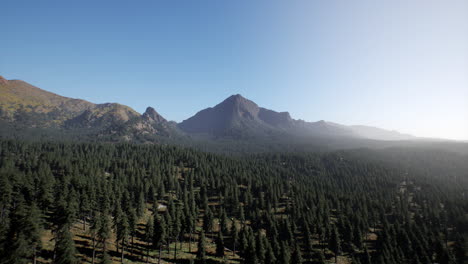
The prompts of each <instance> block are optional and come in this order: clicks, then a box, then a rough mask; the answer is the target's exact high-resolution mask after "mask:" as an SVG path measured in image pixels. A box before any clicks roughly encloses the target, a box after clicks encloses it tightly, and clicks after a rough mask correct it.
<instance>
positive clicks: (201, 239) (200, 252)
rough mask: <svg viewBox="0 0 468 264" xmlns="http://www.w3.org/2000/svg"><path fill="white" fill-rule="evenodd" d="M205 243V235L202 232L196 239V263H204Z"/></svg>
mask: <svg viewBox="0 0 468 264" xmlns="http://www.w3.org/2000/svg"><path fill="white" fill-rule="evenodd" d="M205 243H206V241H205V233H204V232H203V231H202V232H201V233H200V237H199V238H198V251H197V260H198V263H203V264H204V263H206V244H205Z"/></svg>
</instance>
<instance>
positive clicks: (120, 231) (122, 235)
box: [117, 215, 130, 262]
mask: <svg viewBox="0 0 468 264" xmlns="http://www.w3.org/2000/svg"><path fill="white" fill-rule="evenodd" d="M129 235H130V227H129V224H128V220H127V216H126V215H122V216H121V218H120V222H119V224H118V225H117V241H120V245H121V246H120V250H121V256H120V259H121V261H122V262H123V261H124V259H125V247H126V246H127V242H128V237H129ZM117 244H118V243H117Z"/></svg>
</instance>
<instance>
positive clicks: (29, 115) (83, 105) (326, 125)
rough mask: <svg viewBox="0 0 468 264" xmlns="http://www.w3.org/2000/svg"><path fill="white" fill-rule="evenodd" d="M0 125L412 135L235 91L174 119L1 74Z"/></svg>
mask: <svg viewBox="0 0 468 264" xmlns="http://www.w3.org/2000/svg"><path fill="white" fill-rule="evenodd" d="M0 123H1V125H2V128H1V129H0V136H2V137H6V138H8V137H27V138H30V137H33V138H34V137H36V138H37V137H42V138H48V139H53V138H54V137H55V136H57V137H59V138H63V139H76V138H78V139H83V140H93V141H95V140H100V141H135V142H142V143H152V142H155V143H158V142H179V141H180V142H185V143H187V142H192V141H198V142H201V143H200V144H208V143H210V144H211V143H212V142H230V143H233V142H234V143H235V142H244V143H245V142H250V143H252V144H255V143H256V142H263V143H262V144H265V145H288V144H289V145H291V144H297V145H301V144H310V145H314V146H322V145H324V144H327V145H336V144H337V145H340V144H342V145H343V146H344V145H346V146H348V145H349V146H353V147H359V146H369V145H374V144H376V143H375V142H376V141H377V142H384V141H408V140H416V139H418V138H416V137H414V136H411V135H406V134H401V133H399V132H396V131H389V130H384V129H380V128H375V127H369V126H345V125H341V124H336V123H332V122H327V121H323V120H322V121H317V122H306V121H303V120H296V119H293V118H292V117H291V116H290V114H289V113H288V112H276V111H273V110H270V109H266V108H263V107H259V106H258V105H257V104H256V103H254V102H252V101H251V100H248V99H246V98H244V97H242V96H241V95H239V94H237V95H232V96H230V97H228V98H227V99H225V100H224V101H223V102H221V103H219V104H217V105H216V106H214V107H209V108H206V109H204V110H201V111H199V112H198V113H196V114H195V115H194V116H192V117H190V118H188V119H186V120H184V121H182V122H181V123H176V122H171V121H168V120H167V119H166V118H164V117H162V116H161V115H160V114H158V113H157V112H156V110H155V109H154V108H152V107H148V108H147V109H146V111H145V112H144V113H143V114H140V113H138V112H136V111H135V110H133V109H132V108H130V107H128V106H125V105H121V104H118V103H104V104H94V103H91V102H88V101H85V100H80V99H72V98H67V97H63V96H60V95H57V94H54V93H51V92H48V91H45V90H42V89H40V88H38V87H35V86H33V85H31V84H28V83H26V82H24V81H20V80H6V79H4V78H2V77H0ZM50 135H54V136H50ZM340 142H341V143H340ZM343 142H346V143H345V144H344V143H343ZM351 142H353V143H351ZM382 144H383V145H388V143H382ZM189 145H190V144H189ZM335 148H339V146H337V147H335Z"/></svg>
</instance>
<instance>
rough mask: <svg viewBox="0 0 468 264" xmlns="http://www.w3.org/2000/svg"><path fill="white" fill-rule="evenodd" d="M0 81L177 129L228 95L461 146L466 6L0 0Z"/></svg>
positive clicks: (465, 135) (467, 87) (467, 114)
mask: <svg viewBox="0 0 468 264" xmlns="http://www.w3.org/2000/svg"><path fill="white" fill-rule="evenodd" d="M2 9H3V14H2V17H0V28H1V29H2V32H3V34H4V36H7V38H6V41H2V42H0V57H1V58H2V59H1V60H0V75H2V76H3V77H5V78H6V79H21V80H24V81H26V82H28V83H31V84H33V85H36V86H38V87H40V88H42V89H45V90H47V91H51V92H54V93H57V94H60V95H63V96H67V97H74V98H81V99H85V100H88V101H91V102H94V103H104V102H118V103H121V104H125V105H128V106H130V107H132V108H134V109H135V110H137V111H138V112H140V113H142V112H144V111H145V108H146V107H147V106H152V107H154V108H155V109H156V111H158V112H159V113H160V114H161V115H163V116H164V117H166V118H168V119H169V120H175V121H177V122H180V121H182V120H183V119H186V118H188V117H190V116H192V115H193V114H195V113H196V112H198V111H200V110H202V109H204V108H206V107H212V106H214V105H216V104H217V103H219V102H221V101H222V100H224V99H225V98H227V97H228V96H230V95H232V94H238V93H239V94H242V96H244V97H246V98H248V99H250V100H252V101H254V102H256V103H257V104H258V105H259V106H262V107H265V108H269V109H272V110H275V111H288V112H290V114H291V116H292V117H293V118H295V119H303V120H307V121H317V120H327V121H332V122H336V123H340V124H344V125H367V126H374V127H379V128H384V129H389V130H396V131H399V132H401V133H405V134H411V135H415V136H420V137H431V138H445V139H456V140H468V74H467V73H468V16H467V15H466V14H467V13H468V2H466V1H463V0H452V1H444V2H440V1H422V0H416V1H411V2H410V3H409V2H407V1H391V2H390V1H385V2H383V1H382V2H379V3H376V2H373V1H370V0H369V1H364V0H361V1H353V2H352V3H351V2H339V1H317V2H308V1H291V2H288V3H287V4H286V3H285V2H280V1H258V2H248V1H236V2H217V1H204V2H203V3H202V2H197V3H184V5H178V4H177V3H176V2H172V1H171V2H170V1H159V2H153V1H144V2H141V4H139V5H135V4H131V3H123V2H118V1H117V2H115V1H113V2H107V3H105V2H99V3H95V2H92V1H80V2H79V3H78V2H76V3H75V2H73V3H62V2H52V1H41V2H26V1H6V2H5V3H4V4H3V6H2Z"/></svg>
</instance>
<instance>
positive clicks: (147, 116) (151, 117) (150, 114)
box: [143, 106, 166, 123]
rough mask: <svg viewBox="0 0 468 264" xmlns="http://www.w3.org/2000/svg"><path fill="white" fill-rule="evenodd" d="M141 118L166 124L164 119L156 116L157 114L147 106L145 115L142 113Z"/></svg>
mask: <svg viewBox="0 0 468 264" xmlns="http://www.w3.org/2000/svg"><path fill="white" fill-rule="evenodd" d="M143 118H145V119H147V120H150V121H153V122H157V123H160V122H166V119H165V118H164V117H162V116H161V115H160V114H158V112H156V110H154V108H153V107H150V106H148V108H146V111H145V113H143Z"/></svg>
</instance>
